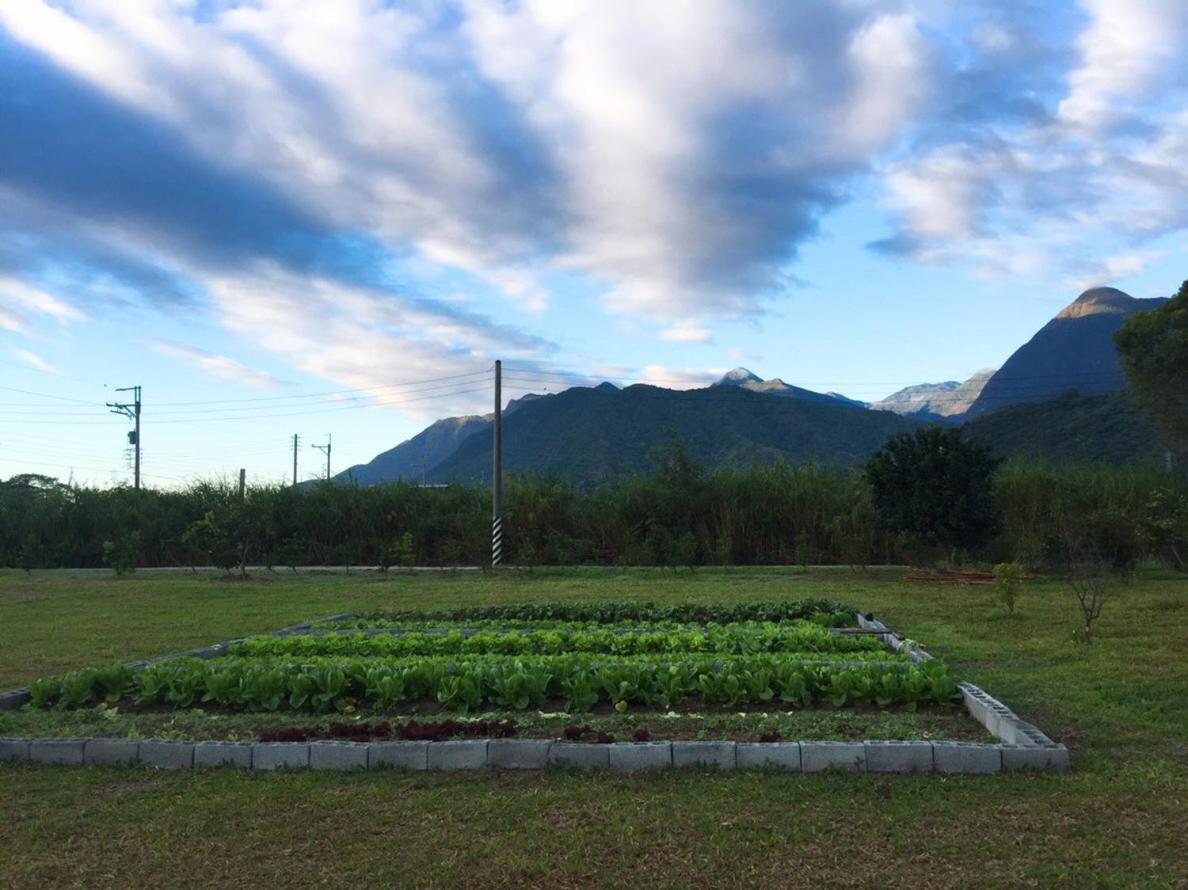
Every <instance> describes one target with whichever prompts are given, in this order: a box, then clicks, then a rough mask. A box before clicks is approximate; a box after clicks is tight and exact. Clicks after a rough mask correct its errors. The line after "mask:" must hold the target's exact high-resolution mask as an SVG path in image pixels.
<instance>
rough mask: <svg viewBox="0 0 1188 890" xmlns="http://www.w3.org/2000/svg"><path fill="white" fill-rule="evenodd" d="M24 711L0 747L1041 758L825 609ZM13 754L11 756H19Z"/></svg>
mask: <svg viewBox="0 0 1188 890" xmlns="http://www.w3.org/2000/svg"><path fill="white" fill-rule="evenodd" d="M979 696H982V697H983V698H984V699H985V700H983V699H982V698H979ZM19 698H20V700H21V701H23V702H24V707H23V708H22V709H21V710H19V711H14V710H9V711H0V735H2V736H8V737H17V738H25V739H50V738H55V737H57V738H69V737H73V738H79V737H85V738H90V739H95V740H115V739H121V740H150V739H156V740H166V741H168V740H188V741H190V742H193V741H207V740H210V741H227V742H241V743H249V742H250V743H283V744H300V743H308V742H314V743H334V742H335V741H350V742H373V743H385V742H393V743H400V742H412V741H433V742H444V741H447V740H453V741H457V740H459V739H470V740H483V741H484V744H485V741H486V740H489V739H504V740H507V739H520V740H523V741H524V742H525V743H529V742H533V743H536V742H539V743H541V744H544V745H546V747H547V746H548V745H552V744H555V746H557V748H558V750H559V751H564V750H566V749H567V748H568V746H576V747H575V748H574V750H579V749H580V750H585V749H586V748H589V746H591V745H599V744H602V745H612V746H615V745H621V744H623V743H629V744H634V745H636V746H638V745H640V744H644V745H647V744H651V745H653V747H654V745H655V744H656V743H659V742H663V743H664V744H668V743H669V742H679V743H681V744H696V743H703V742H704V743H709V742H722V743H729V744H730V745H734V744H735V743H741V744H743V745H746V744H756V743H758V744H771V745H773V746H776V747H784V748H786V747H788V745H789V744H791V745H793V746H796V745H798V744H799V742H801V741H803V742H806V743H813V744H820V743H826V744H827V743H836V744H841V745H842V749H841V751H840V753H839V754H838V756H843V755H844V756H845V757H848V756H849V755H850V753H852V751H853V746H852V745H851V747H850V748H845V747H844V743H855V742H857V743H863V742H866V741H867V740H870V739H878V740H880V741H879V742H878V743H874V742H870V743H869V744H883V743H884V742H885V743H887V744H892V743H899V744H904V745H908V746H914V747H912V750H913V752H914V753H913V754H912V755H911V757H910V758H909V761H910V764H911V765H912V768H913V769H916V768H920V765H921V764H922V763H923V762H924V760H927V761H928V766H927V768H929V769H930V768H931V766H932V762H933V761H932V757H933V753H932V752H933V747H932V745H933V743H937V744H942V745H953V744H959V743H960V744H966V745H972V746H973V747H975V748H978V747H995V746H994V745H992V744H990V743H992V742H994V741H995V740H1005V741H1007V742H1008V743H1009V744H1011V745H1023V746H1028V745H1030V746H1032V747H1036V746H1038V747H1046V746H1051V747H1054V746H1052V743H1051V742H1050V740H1047V739H1046V737H1044V736H1042V733H1038V730H1035V732H1034V733H1032V732H1031V730H1034V727H1030V728H1028V727H1026V725H1024V724H1019V725H1018V726H1016V723H1018V721H1017V718H1013V715H1010V712H1009V711H1006V709H1005V708H1003V707H1002V706H1001V705H1000V704H999V703H997V702H994V700H993V699H989V697H988V696H985V694H984V693H981V690H976V688H975V687H967V686H965V685H964V684H959V682H958V679H957V678H956V677H955V676H954V675H953V674H952V672H951V671H950V670H949V668H948V667H947V666H946V665H945V664H944V663H943V662H941V661H940V660H938V659H934V658H932V657H931V656H929V655H928V654H927V653H925V652H923V651H922V650H919V649H918V648H916V647H914V646H913V645H910V644H908V643H906V642H905V641H903V640H902V639H900V638H899V637H897V636H896V635H894V634H893V633H892V632H891V631H890V630H888V629H887V628H885V627H883V626H882V625H881V624H879V623H878V622H873V621H872V620H871V619H870V618H869V617H868V616H862V615H860V614H859V613H857V612H856V611H855V610H853V609H850V608H846V607H843V606H839V605H837V604H835V603H831V602H828V601H823V600H815V601H803V602H794V603H755V604H747V605H738V606H730V607H714V606H671V607H655V606H651V605H647V604H643V605H641V604H620V603H606V604H585V605H551V604H535V605H525V606H501V607H473V608H466V609H457V610H450V611H445V612H395V613H391V612H390V613H374V614H370V615H363V616H336V617H335V618H333V619H326V620H324V621H321V622H318V623H316V624H313V625H302V626H299V627H295V628H287V629H285V630H283V631H278V632H276V633H274V634H269V635H262V636H257V637H251V638H247V639H242V640H234V641H229V642H227V643H222V644H218V645H216V646H212V647H209V648H207V649H204V650H198V651H196V652H192V653H186V654H184V655H179V656H171V657H166V658H162V659H156V660H154V661H151V662H138V663H133V664H127V665H107V666H97V667H93V668H87V669H84V670H81V671H74V672H71V673H68V674H64V675H62V676H59V677H52V678H44V679H41V680H37V681H35V682H34V683H32V684H31V685H30V687H29V689H28V690H27V692H25V693H23V694H22V695H20V696H19ZM8 701H9V703H10V704H12V703H14V701H15V699H13V698H11V697H10V698H9V699H8ZM987 702H989V703H987ZM996 708H997V710H995V709H996ZM979 709H980V710H979ZM1004 712H1005V714H1006V715H1009V718H1008V717H1006V716H1004ZM1011 719H1013V720H1014V721H1015V722H1014V723H1012V722H1011ZM1008 735H1009V736H1010V737H1009V738H1008ZM458 743H460V742H458ZM859 748H861V744H859ZM8 750H10V752H11V751H16V752H17V753H18V755H19V752H20V750H21V748H20V745H19V744H16V745H15V746H9V749H8ZM29 750H30V751H32V750H34V749H33V748H30V749H29ZM81 750H82V749H80V751H81ZM266 750H273V749H266ZM542 750H543V749H542ZM641 750H642V749H641ZM649 750H652V749H649ZM668 750H669V752H670V753H669V756H670V758H671V757H674V756H677V755H673V754H672V751H674V750H676V749H674V748H672V747H671V746H669V749H668ZM730 750H731V751H733V750H734V749H733V747H732V748H731V749H730ZM772 750H775V748H773V749H772ZM799 750H800V748H799V747H797V748H796V751H797V752H799ZM881 750H882V749H876V752H878V751H881ZM895 750H901V751H902V750H906V749H895ZM946 750H948V749H946ZM981 753H985V752H981ZM80 756H81V755H80ZM468 756H470V755H468ZM474 756H477V755H474ZM483 756H484V757H485V756H486V748H485V747H484V748H483ZM541 756H544V755H541ZM559 756H561V757H562V761H561V762H562V763H563V764H564V763H565V761H564V755H559ZM590 756H591V757H593V761H594V762H595V763H596V762H598V758H597V757H596V756H594V755H590ZM624 756H625V755H624ZM732 756H733V755H732ZM780 756H789V757H790V755H780ZM993 756H995V757H999V756H1001V753H1000V752H999V753H996V754H994V755H993ZM677 759H679V757H678V758H677ZM777 759H778V758H777ZM983 759H985V758H983ZM796 760H797V763H798V764H799V762H800V761H799V753H797V755H796ZM847 762H848V761H847ZM977 771H984V770H983V769H981V768H979V769H978V770H977Z"/></svg>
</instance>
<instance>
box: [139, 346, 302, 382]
mask: <svg viewBox="0 0 1188 890" xmlns="http://www.w3.org/2000/svg"><path fill="white" fill-rule="evenodd" d="M153 351H154V352H159V353H160V354H161V355H168V356H171V357H173V358H177V359H181V360H182V361H184V362H187V363H189V364H191V365H193V366H194V367H195V368H198V369H199V370H202V371H205V372H206V373H207V374H210V375H211V376H213V377H218V378H219V379H221V380H231V381H233V382H235V383H242V384H244V385H246V386H251V387H254V388H255V389H274V388H275V387H277V386H279V385H280V381H279V380H277V379H276V378H275V377H273V376H272V375H271V374H269V373H267V372H266V371H259V370H257V369H255V368H249V367H248V366H247V365H244V364H243V363H241V362H238V361H236V360H235V359H233V358H230V357H228V356H225V355H219V354H217V353H214V352H207V351H206V350H205V349H198V348H197V347H195V346H186V345H184V344H181V343H166V342H161V341H158V342H156V343H153Z"/></svg>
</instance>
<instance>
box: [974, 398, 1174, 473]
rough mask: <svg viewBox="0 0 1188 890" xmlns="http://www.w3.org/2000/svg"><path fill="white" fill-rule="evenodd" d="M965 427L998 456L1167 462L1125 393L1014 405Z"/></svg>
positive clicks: (1061, 460) (1060, 460) (1062, 461)
mask: <svg viewBox="0 0 1188 890" xmlns="http://www.w3.org/2000/svg"><path fill="white" fill-rule="evenodd" d="M964 429H965V432H966V434H967V435H969V436H971V437H972V438H974V439H977V440H978V441H979V442H982V443H983V444H985V445H988V446H990V448H992V449H993V450H994V453H995V454H996V455H998V456H999V457H1025V458H1037V459H1043V460H1047V461H1049V462H1051V463H1054V464H1068V463H1084V462H1090V463H1096V462H1103V463H1110V464H1116V465H1120V464H1126V463H1132V462H1136V461H1149V460H1162V459H1163V447H1162V445H1161V444H1160V441H1159V436H1158V435H1157V434H1156V432H1155V430H1154V429H1153V428H1152V427H1151V425H1150V423H1148V422H1147V419H1146V418H1145V417H1144V416H1143V415H1142V414H1141V413H1139V411H1138V409H1137V408H1135V407H1134V405H1133V404H1131V401H1130V398H1129V396H1128V395H1127V394H1126V392H1125V391H1120V392H1113V393H1109V394H1107V395H1101V396H1082V395H1077V394H1075V393H1069V394H1067V395H1064V396H1060V397H1058V398H1055V399H1048V400H1046V401H1043V402H1031V403H1027V404H1023V405H1010V406H1008V407H1006V408H1000V409H999V410H998V411H994V412H992V413H990V414H986V415H984V416H982V417H979V418H977V419H975V420H971V421H969V422H968V423H967V424H966V425H965V427H964Z"/></svg>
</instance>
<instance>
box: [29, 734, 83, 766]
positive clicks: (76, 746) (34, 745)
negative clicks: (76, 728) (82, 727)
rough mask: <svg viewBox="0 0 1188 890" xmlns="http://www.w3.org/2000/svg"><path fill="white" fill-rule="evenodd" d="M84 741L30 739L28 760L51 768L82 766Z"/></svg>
mask: <svg viewBox="0 0 1188 890" xmlns="http://www.w3.org/2000/svg"><path fill="white" fill-rule="evenodd" d="M85 745H86V739H32V740H31V741H30V742H29V760H30V761H31V762H33V763H45V764H50V765H53V766H82V764H83V748H84V747H85Z"/></svg>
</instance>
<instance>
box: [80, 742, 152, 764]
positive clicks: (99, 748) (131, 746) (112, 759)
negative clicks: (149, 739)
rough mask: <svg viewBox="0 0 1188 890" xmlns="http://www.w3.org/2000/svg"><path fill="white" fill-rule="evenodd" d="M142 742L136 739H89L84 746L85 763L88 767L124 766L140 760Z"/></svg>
mask: <svg viewBox="0 0 1188 890" xmlns="http://www.w3.org/2000/svg"><path fill="white" fill-rule="evenodd" d="M139 751H140V742H139V741H137V740H136V739H87V742H86V744H85V745H84V746H83V761H84V762H85V763H86V765H87V766H123V765H124V764H128V763H135V762H136V761H137V760H138V759H139V758H138V755H139Z"/></svg>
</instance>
